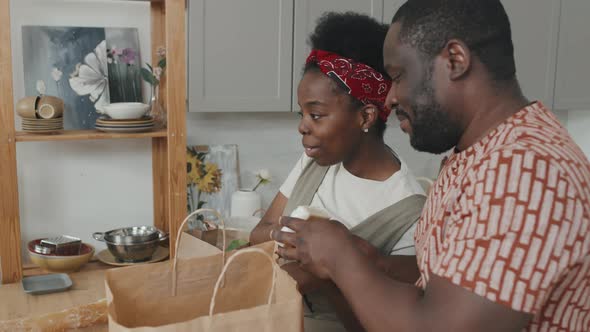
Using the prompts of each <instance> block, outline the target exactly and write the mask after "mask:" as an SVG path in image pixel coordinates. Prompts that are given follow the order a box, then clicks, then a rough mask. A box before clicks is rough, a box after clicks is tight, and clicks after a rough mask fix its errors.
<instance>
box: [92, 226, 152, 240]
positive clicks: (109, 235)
mask: <svg viewBox="0 0 590 332" xmlns="http://www.w3.org/2000/svg"><path fill="white" fill-rule="evenodd" d="M160 233H161V231H160V230H159V229H157V228H156V227H154V226H134V227H124V228H118V229H113V230H110V231H108V232H105V233H99V232H96V233H94V234H92V236H93V237H94V238H95V239H96V240H98V241H105V242H112V243H116V244H137V243H144V242H149V241H153V240H156V239H158V238H159V237H160Z"/></svg>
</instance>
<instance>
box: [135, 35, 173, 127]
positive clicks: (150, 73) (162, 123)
mask: <svg viewBox="0 0 590 332" xmlns="http://www.w3.org/2000/svg"><path fill="white" fill-rule="evenodd" d="M156 54H157V55H158V65H157V66H156V67H155V68H154V67H152V66H151V65H150V64H149V63H146V64H145V65H146V67H147V68H145V67H144V68H141V76H142V77H143V80H144V81H146V82H147V83H149V84H150V86H151V93H152V95H151V98H150V116H151V117H153V118H154V119H155V120H156V123H157V124H158V126H159V127H166V123H167V121H168V118H167V115H166V110H165V109H164V107H163V106H162V103H160V94H159V93H160V91H159V90H158V86H159V85H160V81H161V80H162V78H163V76H162V75H164V70H165V69H166V49H165V48H164V47H159V48H158V50H157V52H156Z"/></svg>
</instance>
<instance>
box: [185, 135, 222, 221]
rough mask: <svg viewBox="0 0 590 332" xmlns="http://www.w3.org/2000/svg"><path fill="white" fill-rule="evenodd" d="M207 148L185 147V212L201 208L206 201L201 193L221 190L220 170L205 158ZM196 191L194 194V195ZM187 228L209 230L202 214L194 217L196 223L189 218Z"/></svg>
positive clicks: (212, 192)
mask: <svg viewBox="0 0 590 332" xmlns="http://www.w3.org/2000/svg"><path fill="white" fill-rule="evenodd" d="M208 153H209V151H208V150H203V149H198V148H197V147H191V146H189V147H187V148H186V158H187V164H186V171H187V190H188V191H187V212H188V213H191V212H193V211H195V210H198V209H200V208H202V207H203V206H204V205H205V204H207V201H206V200H205V198H204V197H201V196H202V195H203V194H215V193H218V192H219V191H220V190H221V178H222V170H221V169H220V168H219V167H218V165H217V164H216V163H214V162H211V161H209V160H205V159H206V157H207V154H208ZM195 191H196V195H195ZM189 228H191V229H192V228H198V229H201V230H204V231H207V230H209V227H208V226H207V223H205V219H204V217H203V214H199V215H197V217H196V223H195V222H194V221H193V220H191V222H189Z"/></svg>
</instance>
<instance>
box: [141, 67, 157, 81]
mask: <svg viewBox="0 0 590 332" xmlns="http://www.w3.org/2000/svg"><path fill="white" fill-rule="evenodd" d="M141 77H142V78H143V80H144V81H146V82H148V83H150V84H152V85H154V83H155V82H154V81H155V77H154V75H152V73H150V71H149V70H147V69H145V68H141Z"/></svg>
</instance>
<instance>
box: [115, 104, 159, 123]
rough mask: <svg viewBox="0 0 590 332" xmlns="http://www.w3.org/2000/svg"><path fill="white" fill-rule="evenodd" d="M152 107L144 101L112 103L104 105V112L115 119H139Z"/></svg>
mask: <svg viewBox="0 0 590 332" xmlns="http://www.w3.org/2000/svg"><path fill="white" fill-rule="evenodd" d="M149 109H150V105H147V104H143V103H112V104H109V105H105V106H104V113H105V114H106V115H108V116H110V117H111V118H113V119H117V120H123V119H139V118H141V117H143V116H144V115H145V113H146V112H147V111H148V110H149Z"/></svg>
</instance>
